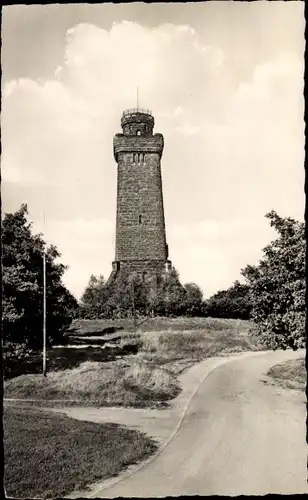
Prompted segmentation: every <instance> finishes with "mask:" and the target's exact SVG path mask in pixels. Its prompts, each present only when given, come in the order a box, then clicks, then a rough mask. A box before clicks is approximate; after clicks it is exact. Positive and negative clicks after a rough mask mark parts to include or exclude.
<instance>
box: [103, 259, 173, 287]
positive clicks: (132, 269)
mask: <svg viewBox="0 0 308 500" xmlns="http://www.w3.org/2000/svg"><path fill="white" fill-rule="evenodd" d="M171 269H172V263H171V261H170V260H129V261H114V262H113V263H112V271H111V274H110V276H109V278H108V280H107V283H106V285H111V284H112V283H113V282H114V281H115V280H116V279H118V278H120V277H121V275H125V276H127V275H128V276H130V275H139V276H140V277H142V280H143V281H146V282H149V281H152V280H153V279H155V280H156V279H157V278H158V277H162V276H163V275H164V274H166V273H168V272H170V270H171Z"/></svg>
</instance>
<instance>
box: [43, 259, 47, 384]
mask: <svg viewBox="0 0 308 500" xmlns="http://www.w3.org/2000/svg"><path fill="white" fill-rule="evenodd" d="M46 340H47V339H46V253H45V250H44V253H43V375H44V377H46V375H47V362H46V344H47V342H46Z"/></svg>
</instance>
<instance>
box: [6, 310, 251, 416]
mask: <svg viewBox="0 0 308 500" xmlns="http://www.w3.org/2000/svg"><path fill="white" fill-rule="evenodd" d="M93 323H94V325H93ZM116 323H117V322H116ZM114 324H115V323H114ZM78 325H79V326H78ZM86 325H88V326H87V328H89V329H90V330H91V332H92V333H93V332H94V329H96V331H99V330H102V328H103V325H104V328H105V326H106V322H104V321H103V320H96V321H95V322H89V321H82V322H81V321H80V322H79V323H77V326H76V324H75V325H74V328H75V333H74V334H76V328H77V327H78V328H79V329H81V334H82V335H84V334H85V332H86ZM123 325H124V326H125V329H124V330H123V331H121V332H118V333H120V335H121V340H120V346H121V347H122V348H125V347H127V346H135V348H136V350H137V351H138V352H137V354H135V355H130V356H123V357H120V358H119V357H118V358H115V357H114V359H112V360H108V359H103V355H102V354H100V353H99V352H98V353H97V354H95V356H98V358H94V359H93V357H90V359H88V360H87V359H86V356H83V357H82V359H80V355H81V353H80V351H82V350H80V349H78V350H77V349H76V350H75V354H74V352H73V351H72V352H70V350H68V349H63V352H62V356H63V357H64V360H62V361H63V364H62V368H61V367H60V366H58V368H57V369H54V370H51V371H50V373H49V374H48V376H47V378H43V377H42V375H40V374H25V375H21V376H19V377H15V378H13V379H11V380H6V381H5V384H4V389H5V397H6V398H20V399H23V398H28V399H39V400H50V401H51V400H70V401H71V404H74V402H76V404H84V405H86V404H87V405H95V406H130V407H163V406H166V404H167V402H168V401H169V400H171V399H173V398H174V397H175V396H177V394H179V392H180V390H181V387H180V383H179V381H178V379H177V376H178V375H179V373H181V372H182V371H183V370H184V369H185V368H187V367H189V366H191V365H192V364H194V363H196V362H198V361H201V360H202V359H205V358H208V357H212V356H217V355H224V354H230V353H235V352H242V351H251V350H258V349H260V346H258V345H256V343H255V342H254V341H253V340H252V339H251V337H250V336H249V335H248V330H249V328H251V324H250V323H249V322H247V321H240V320H219V319H212V318H174V319H169V318H153V319H151V320H150V321H148V322H145V323H143V324H142V325H140V328H139V329H138V330H137V332H133V331H131V330H129V329H128V327H127V324H126V325H125V324H124V322H122V325H120V326H123ZM109 326H110V325H109ZM94 342H95V341H94ZM90 351H91V350H90ZM100 351H101V352H102V350H100ZM65 352H66V353H67V358H69V357H70V358H73V361H75V363H71V364H69V363H68V362H67V359H66V358H65ZM92 355H93V352H92V354H91V356H92ZM75 356H76V359H75ZM78 356H79V358H78ZM99 356H101V357H99ZM76 360H78V362H77V361H76ZM102 361H104V362H102ZM55 404H58V403H55Z"/></svg>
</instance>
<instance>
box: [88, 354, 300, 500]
mask: <svg viewBox="0 0 308 500" xmlns="http://www.w3.org/2000/svg"><path fill="white" fill-rule="evenodd" d="M275 355H276V356H275ZM289 357H291V358H292V357H293V356H292V355H291V356H289ZM283 359H288V356H287V357H286V356H284V353H264V354H261V355H260V356H252V357H246V358H242V359H241V358H239V359H237V360H233V361H231V362H228V363H226V364H224V365H222V366H220V367H218V368H216V369H215V370H214V371H212V372H211V373H210V374H209V376H208V377H207V378H206V379H205V381H204V382H203V383H202V384H201V386H200V387H199V389H198V391H197V393H196V395H195V396H194V398H193V400H192V403H191V405H190V407H189V409H188V411H187V413H186V416H185V418H184V420H183V422H182V425H181V428H180V430H179V431H178V433H177V434H176V436H175V437H174V438H173V439H172V441H171V442H170V443H169V444H168V445H167V446H166V448H165V449H163V450H162V452H161V453H160V454H159V455H158V456H157V457H156V458H155V459H154V460H153V461H152V462H150V463H149V464H147V465H145V466H144V467H143V468H141V469H140V470H139V471H137V472H136V473H134V474H132V475H131V476H130V477H128V478H126V479H124V480H122V481H120V482H119V483H117V484H115V485H114V486H111V487H109V488H107V489H102V490H100V491H96V492H95V497H102V498H103V497H107V498H114V497H118V496H122V497H157V496H170V495H173V496H179V495H241V494H245V495H248V494H251V495H262V494H267V493H282V494H292V493H305V492H307V491H308V489H307V480H306V478H307V468H306V464H307V450H306V435H305V432H306V426H305V419H306V408H305V395H302V394H300V393H298V392H297V391H284V390H282V389H279V388H277V387H275V386H273V385H271V384H270V383H266V381H265V382H264V380H265V379H266V377H265V375H264V374H265V373H266V372H267V370H268V369H269V368H270V367H271V366H272V365H274V364H276V363H279V362H280V361H282V360H283ZM93 496H94V495H93Z"/></svg>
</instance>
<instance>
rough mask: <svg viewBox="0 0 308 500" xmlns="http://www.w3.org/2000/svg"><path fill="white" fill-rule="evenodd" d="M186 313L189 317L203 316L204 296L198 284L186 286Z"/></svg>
mask: <svg viewBox="0 0 308 500" xmlns="http://www.w3.org/2000/svg"><path fill="white" fill-rule="evenodd" d="M184 289H185V298H184V311H185V315H187V316H203V309H204V308H203V294H202V291H201V290H200V287H199V286H198V285H196V283H187V284H186V285H184Z"/></svg>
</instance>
